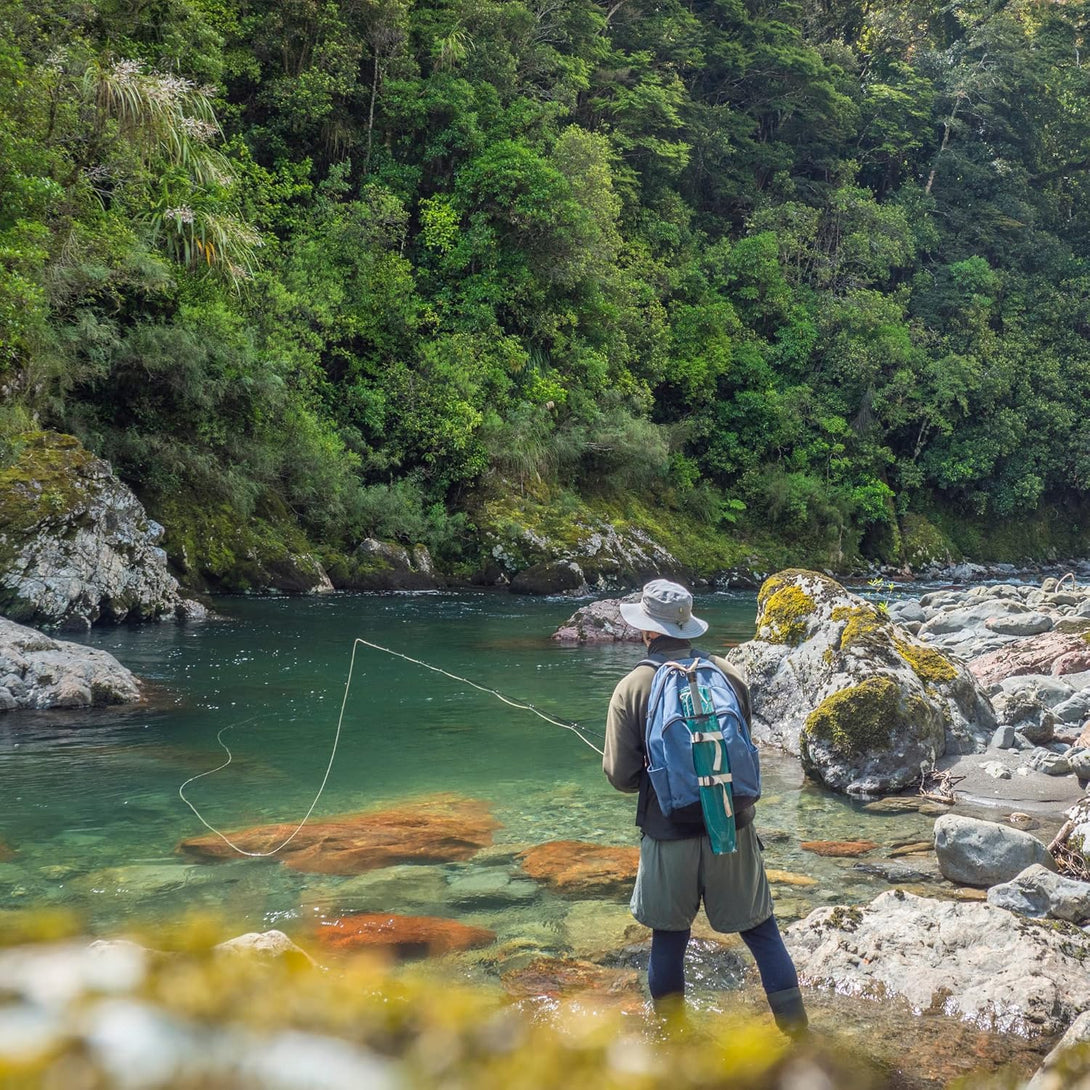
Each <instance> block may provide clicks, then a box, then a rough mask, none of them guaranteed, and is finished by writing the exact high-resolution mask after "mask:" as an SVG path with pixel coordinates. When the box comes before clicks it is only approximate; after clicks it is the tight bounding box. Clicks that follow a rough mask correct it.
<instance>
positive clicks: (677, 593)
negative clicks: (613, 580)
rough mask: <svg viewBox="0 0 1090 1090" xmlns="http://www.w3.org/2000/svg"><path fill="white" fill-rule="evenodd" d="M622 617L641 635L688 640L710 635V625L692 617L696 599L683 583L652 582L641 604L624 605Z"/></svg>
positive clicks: (660, 580)
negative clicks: (649, 633)
mask: <svg viewBox="0 0 1090 1090" xmlns="http://www.w3.org/2000/svg"><path fill="white" fill-rule="evenodd" d="M620 611H621V616H622V617H623V618H624V619H625V622H626V623H628V624H630V625H631V626H632V627H633V628H638V629H639V630H640V631H641V632H661V633H662V635H664V636H675V637H677V638H678V639H682V640H687V639H692V638H693V637H694V636H702V635H704V633H705V632H707V631H708V622H707V621H702V620H701V619H700V618H699V617H694V616H693V596H692V595H691V594H690V593H689V592H688V591H687V590H686V589H685V588H684V587H683V586H681V584H680V583H671V582H670V580H669V579H653V580H651V582H650V583H648V584H646V586H644V588H643V593H642V595H641V597H640V600H639V601H638V602H622V603H621V605H620Z"/></svg>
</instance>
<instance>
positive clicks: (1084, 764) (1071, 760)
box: [1067, 749, 1090, 780]
mask: <svg viewBox="0 0 1090 1090" xmlns="http://www.w3.org/2000/svg"><path fill="white" fill-rule="evenodd" d="M1067 763H1068V764H1069V765H1070V766H1071V771H1072V772H1074V773H1075V775H1076V776H1078V778H1079V779H1080V780H1090V749H1072V750H1069V751H1068V753H1067Z"/></svg>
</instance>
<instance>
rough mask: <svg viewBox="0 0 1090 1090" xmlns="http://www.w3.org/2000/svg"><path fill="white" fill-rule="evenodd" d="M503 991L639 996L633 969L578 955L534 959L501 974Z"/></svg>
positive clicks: (564, 994)
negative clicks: (614, 967) (581, 957)
mask: <svg viewBox="0 0 1090 1090" xmlns="http://www.w3.org/2000/svg"><path fill="white" fill-rule="evenodd" d="M500 982H501V983H502V984H503V988H504V991H506V992H507V993H508V995H514V996H524V997H530V996H561V995H563V996H569V995H573V994H578V995H586V996H591V997H594V998H595V999H600V998H602V997H603V996H615V995H620V994H629V995H631V994H633V993H634V994H637V995H642V989H641V985H640V978H639V975H638V974H637V973H636V971H635V970H634V969H612V968H607V967H606V966H604V965H598V964H596V963H595V962H593V961H583V960H582V959H580V958H537V959H535V960H534V961H532V962H530V964H529V965H527V966H526V967H525V968H522V969H512V970H509V971H508V972H506V973H504V974H503V975H502V976H501V977H500Z"/></svg>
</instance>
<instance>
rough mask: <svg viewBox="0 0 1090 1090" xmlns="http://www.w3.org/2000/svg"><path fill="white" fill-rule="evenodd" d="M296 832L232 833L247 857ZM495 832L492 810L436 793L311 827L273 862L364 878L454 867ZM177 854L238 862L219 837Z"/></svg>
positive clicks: (187, 843)
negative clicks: (403, 868)
mask: <svg viewBox="0 0 1090 1090" xmlns="http://www.w3.org/2000/svg"><path fill="white" fill-rule="evenodd" d="M294 828H295V826H294V825H292V824H288V823H285V824H278V825H258V826H255V827H253V828H250V829H241V830H236V831H234V832H230V833H227V834H226V835H227V837H228V839H229V840H231V841H233V842H234V843H235V844H237V845H238V846H239V847H240V848H242V849H243V850H244V851H248V852H267V851H270V850H271V849H272V848H275V847H276V846H277V845H278V844H281V843H282V842H283V841H284V840H286V839H287V838H288V836H290V835H291V833H292V830H293V829H294ZM496 828H497V822H496V821H495V819H494V818H493V817H492V816H491V814H490V813H489V810H488V806H487V804H485V803H483V802H478V801H476V800H474V799H462V798H458V797H457V796H452V795H438V796H436V795H431V796H428V797H427V798H426V799H424V800H422V801H420V802H418V803H406V804H405V805H403V806H399V807H394V808H392V809H389V810H377V811H365V812H363V813H358V814H343V815H340V816H338V817H330V818H325V819H324V820H321V821H312V822H308V823H307V824H306V825H304V826H303V828H302V829H300V830H299V832H298V833H297V834H296V835H295V836H294V837H293V838H292V840H291V841H290V842H289V843H288V844H286V845H285V846H284V847H283V848H282V849H281V850H280V852H279V853H278V855H277V856H276V857H275V858H278V859H279V860H280V861H281V862H283V864H284V865H285V866H286V867H290V868H292V869H293V870H299V871H308V872H311V873H319V874H362V873H364V872H365V871H370V870H377V869H379V868H381V867H388V866H390V865H392V864H394V863H449V862H456V861H461V860H465V859H469V858H470V857H471V856H473V855H475V854H476V853H477V852H478V851H480V849H481V848H484V847H487V846H488V845H489V844H491V843H492V833H493V831H494V830H495V829H496ZM178 849H179V851H181V852H183V853H184V854H186V855H189V856H192V857H194V858H197V859H201V860H218V859H234V858H235V857H236V853H235V851H234V849H232V848H231V847H230V845H228V844H226V843H224V841H223V840H222V839H221V838H220V837H219V836H217V835H216V834H214V833H211V834H209V835H207V836H197V837H191V838H190V839H188V840H183V841H182V842H181V843H180V844H179V845H178Z"/></svg>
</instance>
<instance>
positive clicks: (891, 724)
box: [799, 676, 945, 791]
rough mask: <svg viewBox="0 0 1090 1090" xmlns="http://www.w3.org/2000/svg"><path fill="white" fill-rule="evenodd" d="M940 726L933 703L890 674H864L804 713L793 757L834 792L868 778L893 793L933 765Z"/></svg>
mask: <svg viewBox="0 0 1090 1090" xmlns="http://www.w3.org/2000/svg"><path fill="white" fill-rule="evenodd" d="M943 728H944V723H943V717H942V714H941V712H940V711H939V709H938V708H937V707H936V706H935V705H934V704H933V703H928V702H927V701H925V700H923V699H921V698H920V697H919V696H918V695H916V694H915V693H912V692H911V691H906V690H905V689H903V688H902V686H901V685H899V684H898V683H897V681H895V680H893V678H891V677H888V676H879V677H872V678H867V679H866V680H865V681H862V682H860V684H858V685H852V686H849V687H848V688H847V689H840V690H838V691H837V692H835V693H833V694H831V695H830V696H827V697H826V698H825V699H824V700H823V701H822V702H821V703H820V704H819V705H818V706H817V707H816V708H815V709H814V710H813V711H812V712H811V713H810V714H809V715H808V716H807V717H806V723H805V725H804V726H803V729H802V732H801V734H800V735H799V757H800V758H801V760H802V767H803V769H804V770H805V771H806V773H807V774H808V775H809V776H811V777H812V778H814V779H816V780H819V781H820V782H821V783H824V784H825V785H826V786H827V787H831V788H833V789H834V790H847V789H848V787H850V786H852V785H853V784H856V783H859V782H860V781H861V780H862V781H867V780H873V781H876V782H878V781H880V784H881V790H882V791H893V790H897V789H899V788H901V787H907V786H909V785H910V784H914V783H918V782H919V779H920V775H921V770H927V769H930V768H931V767H933V765H934V763H935V760H936V758H937V757H938V756H939V755H941V754H942V753H943V752H944V750H945V738H944V729H943ZM893 754H895V755H896V758H897V760H896V762H895V763H891V761H890V757H891V755H893Z"/></svg>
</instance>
